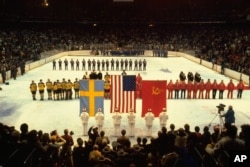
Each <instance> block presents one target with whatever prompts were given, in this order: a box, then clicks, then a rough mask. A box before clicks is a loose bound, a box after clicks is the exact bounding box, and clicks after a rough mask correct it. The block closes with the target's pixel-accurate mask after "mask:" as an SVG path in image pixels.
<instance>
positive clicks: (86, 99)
mask: <svg viewBox="0 0 250 167" xmlns="http://www.w3.org/2000/svg"><path fill="white" fill-rule="evenodd" d="M79 82H80V114H81V112H82V109H83V107H85V108H86V109H87V111H88V112H89V116H90V117H93V116H94V115H95V113H96V111H97V109H98V108H101V109H102V111H104V109H103V104H104V82H103V81H102V80H80V81H79Z"/></svg>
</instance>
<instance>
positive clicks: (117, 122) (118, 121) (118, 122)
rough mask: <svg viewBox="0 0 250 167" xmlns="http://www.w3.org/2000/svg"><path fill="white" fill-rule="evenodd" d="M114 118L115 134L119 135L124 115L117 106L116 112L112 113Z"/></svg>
mask: <svg viewBox="0 0 250 167" xmlns="http://www.w3.org/2000/svg"><path fill="white" fill-rule="evenodd" d="M112 119H113V124H114V136H119V135H120V126H121V119H122V116H121V114H120V112H119V109H118V108H115V112H114V113H113V115H112Z"/></svg>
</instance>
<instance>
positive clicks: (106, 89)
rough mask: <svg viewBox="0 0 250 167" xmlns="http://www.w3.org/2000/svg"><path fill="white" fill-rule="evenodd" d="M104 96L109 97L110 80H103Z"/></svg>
mask: <svg viewBox="0 0 250 167" xmlns="http://www.w3.org/2000/svg"><path fill="white" fill-rule="evenodd" d="M104 98H105V99H109V98H110V81H109V80H105V81H104Z"/></svg>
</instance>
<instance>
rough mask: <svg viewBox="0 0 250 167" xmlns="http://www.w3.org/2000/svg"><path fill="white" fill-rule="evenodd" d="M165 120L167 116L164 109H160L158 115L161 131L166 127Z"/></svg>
mask: <svg viewBox="0 0 250 167" xmlns="http://www.w3.org/2000/svg"><path fill="white" fill-rule="evenodd" d="M167 120H168V115H167V111H166V108H162V111H161V113H160V114H159V121H160V127H161V129H162V128H163V127H166V125H167Z"/></svg>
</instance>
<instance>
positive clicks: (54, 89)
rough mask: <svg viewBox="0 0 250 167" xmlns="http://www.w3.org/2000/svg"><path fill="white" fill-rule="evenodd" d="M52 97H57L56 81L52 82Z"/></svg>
mask: <svg viewBox="0 0 250 167" xmlns="http://www.w3.org/2000/svg"><path fill="white" fill-rule="evenodd" d="M53 99H54V100H57V99H59V97H58V92H57V82H54V84H53Z"/></svg>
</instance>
